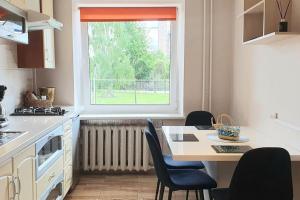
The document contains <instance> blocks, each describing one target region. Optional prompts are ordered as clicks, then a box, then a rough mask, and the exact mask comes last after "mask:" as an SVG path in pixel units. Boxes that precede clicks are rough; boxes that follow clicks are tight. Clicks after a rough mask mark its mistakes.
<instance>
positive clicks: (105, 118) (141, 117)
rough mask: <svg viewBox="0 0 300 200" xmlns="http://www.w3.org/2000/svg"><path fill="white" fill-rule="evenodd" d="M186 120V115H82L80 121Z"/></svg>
mask: <svg viewBox="0 0 300 200" xmlns="http://www.w3.org/2000/svg"><path fill="white" fill-rule="evenodd" d="M147 118H152V119H185V116H184V114H81V115H80V120H97V119H99V120H101V119H102V120H109V119H147Z"/></svg>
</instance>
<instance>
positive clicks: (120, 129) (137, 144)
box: [81, 121, 152, 171]
mask: <svg viewBox="0 0 300 200" xmlns="http://www.w3.org/2000/svg"><path fill="white" fill-rule="evenodd" d="M144 128H145V123H142V122H139V123H137V122H135V123H133V122H129V123H126V122H124V121H85V122H83V123H82V125H81V138H82V153H83V155H82V159H83V163H82V164H83V170H84V171H94V170H99V171H101V170H107V171H108V170H115V171H116V170H122V171H125V170H129V171H133V170H135V171H142V170H143V171H147V170H148V169H150V168H151V165H150V162H152V161H151V157H150V154H149V153H150V152H149V147H148V143H147V139H146V137H145V134H144Z"/></svg>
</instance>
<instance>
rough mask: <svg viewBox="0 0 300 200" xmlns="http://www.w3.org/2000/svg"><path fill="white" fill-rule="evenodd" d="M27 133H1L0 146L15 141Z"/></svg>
mask: <svg viewBox="0 0 300 200" xmlns="http://www.w3.org/2000/svg"><path fill="white" fill-rule="evenodd" d="M23 133H25V132H24V131H10V130H8V131H0V146H1V145H3V144H5V143H8V142H9V141H11V140H13V139H15V138H16V137H18V136H20V135H22V134H23Z"/></svg>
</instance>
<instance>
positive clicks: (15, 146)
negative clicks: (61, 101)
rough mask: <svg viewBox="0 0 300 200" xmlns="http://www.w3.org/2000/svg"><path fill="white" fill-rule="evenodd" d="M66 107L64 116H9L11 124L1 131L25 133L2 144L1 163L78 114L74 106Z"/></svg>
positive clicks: (0, 151)
mask: <svg viewBox="0 0 300 200" xmlns="http://www.w3.org/2000/svg"><path fill="white" fill-rule="evenodd" d="M65 109H66V110H67V111H68V112H67V113H66V114H65V115H64V116H9V117H8V120H9V125H8V126H7V127H5V128H2V129H0V131H6V130H10V131H24V132H25V133H23V134H22V135H20V136H18V137H17V138H15V139H13V140H11V141H9V142H8V143H6V144H4V145H2V146H0V163H1V162H3V161H5V160H6V159H8V158H9V157H11V156H12V155H14V154H15V153H17V152H19V151H20V150H21V149H23V148H24V147H26V146H28V145H30V144H32V143H34V142H35V141H37V140H38V139H39V138H41V137H43V136H44V135H46V134H47V133H48V132H50V131H51V130H53V129H55V128H56V127H58V126H59V125H62V124H63V123H64V122H65V121H67V120H68V119H71V118H72V117H74V116H75V115H76V113H75V112H74V110H73V108H72V107H66V108H65Z"/></svg>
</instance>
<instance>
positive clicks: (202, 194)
mask: <svg viewBox="0 0 300 200" xmlns="http://www.w3.org/2000/svg"><path fill="white" fill-rule="evenodd" d="M199 193H200V200H204V193H203V190H199Z"/></svg>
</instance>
